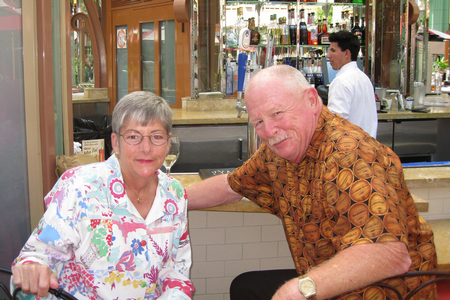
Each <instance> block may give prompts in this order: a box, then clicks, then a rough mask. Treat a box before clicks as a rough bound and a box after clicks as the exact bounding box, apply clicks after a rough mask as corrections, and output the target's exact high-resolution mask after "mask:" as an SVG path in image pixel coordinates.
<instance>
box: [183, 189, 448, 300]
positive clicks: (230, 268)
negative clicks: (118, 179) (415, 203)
mask: <svg viewBox="0 0 450 300" xmlns="http://www.w3.org/2000/svg"><path fill="white" fill-rule="evenodd" d="M410 192H411V193H413V194H415V195H417V196H419V197H421V198H423V199H425V200H427V201H428V202H429V211H428V212H427V213H420V214H421V216H422V217H423V218H424V219H425V220H441V219H450V187H442V188H420V189H410ZM189 231H190V235H191V243H192V257H193V266H192V270H191V278H192V281H193V283H194V286H195V294H194V300H229V298H230V296H229V287H230V283H231V281H232V280H233V279H234V278H235V277H236V276H237V275H239V274H241V273H244V272H247V271H254V270H270V269H293V268H294V264H293V262H292V258H291V254H290V252H289V247H288V245H287V242H286V238H285V235H284V230H283V226H282V224H281V221H280V219H278V218H277V217H276V216H274V215H271V214H268V213H240V212H206V211H190V212H189Z"/></svg>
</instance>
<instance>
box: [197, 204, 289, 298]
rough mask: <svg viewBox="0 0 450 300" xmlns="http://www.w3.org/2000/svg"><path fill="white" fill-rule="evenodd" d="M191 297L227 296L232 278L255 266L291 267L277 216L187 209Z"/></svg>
mask: <svg viewBox="0 0 450 300" xmlns="http://www.w3.org/2000/svg"><path fill="white" fill-rule="evenodd" d="M189 233H190V236H191V244H192V257H193V264H192V269H191V278H192V281H193V284H194V286H195V294H194V300H216V299H217V300H219V299H220V300H229V299H230V296H229V288H230V284H231V281H232V280H233V279H234V278H235V277H236V276H238V275H239V274H241V273H244V272H247V271H255V270H270V269H293V268H295V267H294V263H293V262H292V258H291V255H290V252H289V247H288V245H287V242H286V238H285V235H284V230H283V226H282V224H281V221H280V219H278V218H277V217H275V216H274V215H271V214H268V213H239V212H206V211H190V212H189Z"/></svg>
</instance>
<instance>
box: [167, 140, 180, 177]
mask: <svg viewBox="0 0 450 300" xmlns="http://www.w3.org/2000/svg"><path fill="white" fill-rule="evenodd" d="M178 156H180V138H179V137H178V136H176V135H172V136H171V137H170V148H169V152H168V153H167V155H166V158H165V159H164V167H165V168H166V174H167V175H170V168H171V167H172V166H173V165H174V163H175V162H176V161H177V159H178Z"/></svg>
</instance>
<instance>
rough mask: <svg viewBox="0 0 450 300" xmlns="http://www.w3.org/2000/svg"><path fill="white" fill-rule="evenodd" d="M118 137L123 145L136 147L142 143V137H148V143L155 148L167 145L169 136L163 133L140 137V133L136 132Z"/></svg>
mask: <svg viewBox="0 0 450 300" xmlns="http://www.w3.org/2000/svg"><path fill="white" fill-rule="evenodd" d="M119 136H121V137H123V139H124V141H125V143H127V144H128V145H132V146H135V145H138V144H140V143H141V142H142V140H143V139H144V137H148V138H149V139H150V142H152V144H153V145H155V146H162V145H164V144H166V143H167V141H168V140H169V136H168V135H167V134H164V133H154V134H150V135H142V134H140V133H136V132H128V133H125V134H119Z"/></svg>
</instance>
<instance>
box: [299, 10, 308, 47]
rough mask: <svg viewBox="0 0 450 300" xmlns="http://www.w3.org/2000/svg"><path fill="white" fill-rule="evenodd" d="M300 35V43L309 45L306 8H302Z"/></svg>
mask: <svg viewBox="0 0 450 300" xmlns="http://www.w3.org/2000/svg"><path fill="white" fill-rule="evenodd" d="M298 36H299V40H300V45H308V28H307V26H306V20H305V10H304V9H303V8H302V9H300V23H299V24H298Z"/></svg>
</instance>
